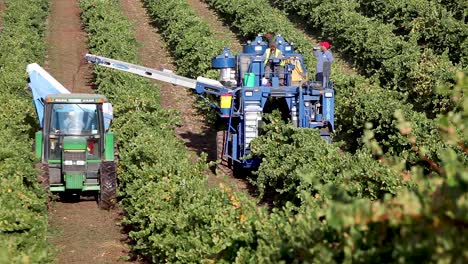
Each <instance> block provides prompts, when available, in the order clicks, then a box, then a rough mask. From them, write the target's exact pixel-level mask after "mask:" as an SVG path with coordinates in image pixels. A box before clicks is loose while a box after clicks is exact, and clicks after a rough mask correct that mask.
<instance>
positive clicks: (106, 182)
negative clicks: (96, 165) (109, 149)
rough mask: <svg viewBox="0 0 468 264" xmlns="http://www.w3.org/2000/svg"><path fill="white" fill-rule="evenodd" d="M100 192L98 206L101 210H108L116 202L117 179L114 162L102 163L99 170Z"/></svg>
mask: <svg viewBox="0 0 468 264" xmlns="http://www.w3.org/2000/svg"><path fill="white" fill-rule="evenodd" d="M100 184H101V191H100V192H99V194H98V204H99V207H100V208H101V209H104V210H109V209H111V208H113V207H114V206H115V204H116V202H117V194H116V192H117V177H116V173H115V162H114V161H104V162H102V163H101V169H100Z"/></svg>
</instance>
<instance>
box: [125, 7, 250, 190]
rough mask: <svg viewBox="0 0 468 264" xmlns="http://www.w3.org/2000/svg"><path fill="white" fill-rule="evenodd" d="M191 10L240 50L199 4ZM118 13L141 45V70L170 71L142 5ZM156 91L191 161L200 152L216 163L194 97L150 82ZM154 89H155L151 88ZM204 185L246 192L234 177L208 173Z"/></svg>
mask: <svg viewBox="0 0 468 264" xmlns="http://www.w3.org/2000/svg"><path fill="white" fill-rule="evenodd" d="M189 2H190V3H191V5H192V6H194V7H195V8H196V10H197V12H198V13H199V14H200V16H203V17H204V18H205V19H208V20H207V21H209V23H210V25H216V26H213V28H217V29H218V30H220V31H219V32H220V35H222V32H225V33H224V35H227V36H229V40H230V42H231V48H233V49H240V44H239V42H238V41H237V40H236V38H235V36H234V35H233V34H232V33H231V32H230V31H229V30H228V29H227V28H226V27H225V26H223V25H222V23H221V22H220V21H219V20H218V19H217V18H216V17H215V15H214V14H213V13H212V12H211V11H210V10H208V8H207V6H206V5H204V4H202V3H201V2H200V1H189ZM121 5H122V9H123V11H124V14H125V15H126V16H127V17H128V19H129V20H130V21H132V22H133V23H134V24H135V28H136V29H137V32H136V38H137V41H138V42H139V43H140V44H141V48H140V50H139V55H140V56H139V57H140V61H141V62H142V64H143V65H144V66H147V67H151V68H156V69H160V68H166V69H170V70H174V69H175V66H174V64H173V60H172V58H171V56H170V54H169V52H168V49H167V48H166V46H165V43H164V40H163V39H162V37H161V36H160V34H159V33H158V31H157V29H156V28H155V27H153V26H152V24H151V19H150V18H149V16H148V15H147V13H146V10H145V8H144V6H143V4H142V3H141V2H140V1H136V0H122V1H121ZM154 83H156V84H157V85H158V86H157V87H159V88H160V95H161V104H162V106H163V107H164V108H166V109H173V110H177V111H179V112H180V115H181V121H182V122H181V126H179V127H177V128H176V130H175V132H176V134H177V135H178V136H179V137H180V138H181V139H182V140H183V141H184V143H185V145H186V147H187V148H188V149H189V151H190V152H191V153H192V154H193V157H194V160H196V158H197V156H199V155H200V154H201V153H202V152H204V153H207V154H208V161H215V160H216V146H217V142H216V131H215V130H214V129H212V128H210V127H209V126H208V125H207V124H206V122H205V118H204V116H203V115H202V114H200V113H199V112H198V110H197V109H196V108H195V106H194V102H195V100H198V97H197V96H195V95H193V94H192V93H191V92H190V91H188V90H187V89H186V88H184V87H178V86H174V85H171V84H167V83H164V82H158V81H154ZM155 89H157V88H156V87H155ZM206 174H207V175H208V184H209V185H210V186H216V185H218V184H219V183H221V182H225V181H227V182H228V183H229V184H231V185H233V187H234V189H236V190H243V191H246V190H249V189H251V186H249V184H248V182H247V180H245V179H239V178H234V177H222V176H216V175H215V174H214V173H213V172H212V171H206Z"/></svg>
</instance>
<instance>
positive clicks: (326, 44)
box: [319, 41, 331, 49]
mask: <svg viewBox="0 0 468 264" xmlns="http://www.w3.org/2000/svg"><path fill="white" fill-rule="evenodd" d="M319 45H320V46H323V47H325V48H326V49H329V48H330V47H331V46H330V43H328V42H326V41H323V42H320V44H319Z"/></svg>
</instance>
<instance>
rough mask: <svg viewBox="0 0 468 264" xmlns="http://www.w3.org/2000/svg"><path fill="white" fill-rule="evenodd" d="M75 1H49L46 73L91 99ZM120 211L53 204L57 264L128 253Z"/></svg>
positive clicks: (90, 204)
mask: <svg viewBox="0 0 468 264" xmlns="http://www.w3.org/2000/svg"><path fill="white" fill-rule="evenodd" d="M81 28H82V27H81V21H80V10H79V7H78V1H76V0H52V1H51V7H50V15H49V18H48V30H47V45H48V46H47V57H46V64H45V68H46V70H47V71H49V72H50V73H51V75H52V76H54V77H55V78H56V79H57V80H58V81H59V82H60V83H62V84H63V85H64V86H65V87H66V88H68V89H69V90H70V91H72V92H74V93H94V91H93V90H92V88H91V84H90V81H91V80H92V70H91V67H90V66H89V65H88V64H87V63H86V62H85V61H84V60H83V58H84V54H86V52H87V48H86V34H85V33H84V32H83V31H82V30H81ZM119 217H120V210H119V209H116V210H112V211H104V210H101V209H99V208H98V206H97V203H96V201H95V200H94V199H93V198H90V199H85V198H83V197H82V198H81V201H80V202H68V203H67V202H62V201H55V202H53V203H52V207H51V209H50V210H49V230H50V235H49V239H50V241H51V242H52V243H53V244H54V245H55V247H56V248H57V250H58V254H57V259H56V262H57V263H67V264H69V263H117V262H121V260H122V259H123V258H125V257H126V256H127V255H128V254H129V253H128V248H127V246H126V245H125V243H123V242H122V241H123V240H124V239H125V236H124V235H123V234H122V232H121V228H120V226H118V222H119Z"/></svg>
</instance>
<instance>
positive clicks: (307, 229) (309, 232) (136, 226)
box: [81, 0, 467, 263]
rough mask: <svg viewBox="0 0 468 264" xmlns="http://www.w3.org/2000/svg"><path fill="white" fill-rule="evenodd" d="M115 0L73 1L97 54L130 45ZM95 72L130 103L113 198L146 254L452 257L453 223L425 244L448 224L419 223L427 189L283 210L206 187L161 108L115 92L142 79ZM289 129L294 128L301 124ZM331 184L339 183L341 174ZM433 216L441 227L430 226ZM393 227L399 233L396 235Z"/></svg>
mask: <svg viewBox="0 0 468 264" xmlns="http://www.w3.org/2000/svg"><path fill="white" fill-rule="evenodd" d="M116 3H117V1H111V0H104V1H99V2H98V3H96V2H95V1H91V0H83V1H81V7H82V10H83V18H84V20H85V22H86V27H87V28H88V29H91V30H89V33H90V41H91V43H96V44H97V43H99V47H97V46H95V47H93V49H94V51H100V52H102V53H103V55H107V54H112V55H115V56H117V57H120V58H122V59H123V58H125V59H132V58H133V59H134V58H135V56H131V55H130V54H133V53H136V50H135V48H134V46H132V45H124V46H121V44H119V43H117V41H116V38H115V34H117V35H118V36H123V39H124V40H126V41H125V43H127V41H128V42H129V43H134V38H133V37H130V35H131V34H130V31H131V27H130V26H129V23H128V21H126V20H125V19H124V17H123V16H122V14H121V13H119V12H118V11H117V10H116V9H117V8H116V6H117V5H116ZM152 3H153V4H157V5H158V6H159V7H161V12H163V13H164V14H171V12H180V9H182V8H186V6H185V5H184V4H182V3H183V2H182V1H180V2H177V3H178V4H176V5H163V4H164V2H163V1H154V2H152ZM167 7H170V8H168V9H166V8H167ZM153 15H154V14H153ZM181 19H183V18H181ZM119 21H120V22H119ZM173 23H177V21H173ZM112 25H115V27H113V26H112ZM181 30H182V29H181ZM108 31H111V32H110V33H107V32H108ZM172 34H174V35H177V34H180V31H175V32H173V33H172ZM119 40H122V38H119ZM101 47H105V48H102V49H101ZM96 73H97V77H98V79H97V81H98V84H99V86H102V88H103V89H105V90H106V91H107V92H108V93H110V94H113V95H115V96H116V98H117V95H120V93H123V94H122V95H123V96H124V98H123V99H122V101H121V105H120V106H119V107H118V108H121V107H126V108H125V109H126V110H128V112H130V113H127V112H126V111H120V112H119V116H118V117H117V119H116V120H115V121H116V122H115V123H114V125H116V126H114V128H115V129H117V131H116V132H118V133H119V134H120V135H121V136H123V137H124V140H125V141H124V142H120V143H119V145H120V146H121V150H122V151H121V152H120V159H121V166H120V167H119V168H120V171H121V174H122V176H121V180H122V181H123V187H122V189H123V194H124V200H123V205H124V207H125V209H126V213H127V217H126V221H127V223H129V224H131V225H132V226H133V231H132V232H131V233H130V236H131V237H132V238H133V239H134V240H136V241H135V245H134V247H133V249H134V250H136V251H137V252H139V253H142V254H145V255H149V256H150V257H151V259H152V260H153V261H154V262H213V261H215V262H221V263H223V262H237V263H246V262H260V261H262V262H272V263H278V262H281V261H283V262H286V263H293V262H298V261H303V262H309V261H321V262H324V263H333V262H343V261H348V262H350V261H354V262H371V261H375V262H382V261H392V260H393V261H397V260H399V261H403V262H404V261H407V262H410V261H411V260H415V259H416V258H418V257H419V259H421V257H424V260H427V261H429V260H431V259H432V260H437V259H440V258H441V257H443V258H445V259H448V261H449V262H450V260H452V262H453V261H456V259H450V257H451V255H450V252H451V250H452V251H453V250H460V249H462V247H463V245H464V244H465V243H466V241H465V243H464V239H465V237H467V236H466V235H464V233H463V232H461V233H460V234H461V235H460V236H453V237H454V238H456V240H451V241H453V243H449V244H448V246H446V247H445V248H442V249H438V250H437V251H436V250H434V248H433V247H431V245H437V241H433V240H434V239H437V238H442V239H446V238H447V236H450V235H452V234H453V232H457V231H458V230H457V229H456V228H452V226H446V223H447V221H446V220H445V219H442V220H439V221H438V223H440V225H438V226H434V225H432V226H433V228H432V229H431V228H427V226H428V225H431V223H433V221H432V220H433V219H434V218H433V217H431V216H429V217H428V216H427V212H425V211H423V210H422V209H421V208H425V207H423V206H420V204H419V202H420V200H418V199H419V198H423V199H424V201H427V200H428V199H429V200H430V197H431V196H430V195H416V196H415V195H413V193H411V192H410V191H407V190H401V194H400V195H401V196H402V197H403V198H404V197H408V198H406V199H400V200H395V201H393V200H391V198H387V199H385V201H384V202H382V203H380V202H378V203H370V202H369V201H368V200H362V199H360V200H357V201H354V202H349V201H343V200H342V199H340V197H332V198H333V199H336V200H337V201H335V202H333V201H330V199H328V198H327V197H326V196H325V198H326V199H320V196H316V198H311V197H308V198H307V197H306V198H305V202H304V204H307V206H304V207H303V208H301V209H299V211H297V208H292V207H290V206H287V207H286V208H284V210H283V211H278V210H276V209H275V210H273V212H272V213H271V214H268V213H267V212H266V211H265V210H264V209H263V208H255V206H254V205H252V204H251V202H249V200H247V199H244V198H242V196H241V194H238V193H235V192H232V191H231V190H230V188H228V187H226V186H220V187H221V188H219V189H216V188H212V189H206V185H205V179H203V176H201V169H202V166H201V164H200V166H197V167H194V166H193V165H192V164H190V163H189V162H188V161H187V157H188V156H187V153H186V152H185V151H184V150H183V147H182V144H180V142H179V143H176V142H177V141H175V140H173V139H174V136H173V134H172V133H173V132H172V131H171V129H170V126H171V125H170V124H171V122H169V123H168V122H167V120H168V119H167V116H166V117H164V111H162V110H161V109H149V108H147V107H142V110H143V111H141V110H140V107H136V108H134V107H132V104H130V103H128V102H133V101H134V100H132V99H131V98H126V97H125V94H126V93H127V91H126V89H128V88H127V87H126V86H127V85H131V87H137V88H136V89H137V92H139V93H141V96H142V97H145V96H147V95H148V93H149V92H150V91H151V88H150V87H149V86H148V87H147V88H144V89H143V88H142V87H141V86H140V85H139V81H136V80H135V81H131V80H130V79H128V78H131V77H130V76H128V75H125V74H117V75H116V73H113V74H112V75H110V74H108V73H109V72H106V71H104V70H103V71H96ZM114 75H116V76H114ZM146 85H147V84H146ZM129 87H130V86H129ZM145 87H146V86H145ZM125 101H127V104H124V102H125ZM153 103H156V104H152V106H153V107H154V106H157V105H158V104H157V101H153ZM148 111H149V112H150V113H149V114H148V113H147V112H148ZM156 114H159V115H158V117H159V119H158V120H157V122H158V123H156V122H155V119H156V118H154V119H151V118H148V117H150V116H152V115H156ZM145 117H146V118H145ZM128 118H132V119H131V120H128ZM142 119H143V120H142ZM281 127H283V126H281ZM291 129H295V128H291ZM295 130H296V131H294V133H295V132H299V131H301V130H300V129H295ZM304 131H305V130H304ZM308 131H309V132H311V130H308ZM305 136H306V137H307V136H308V135H305ZM330 147H331V146H330ZM331 154H332V153H331ZM331 154H330V155H331ZM447 161H448V160H447ZM340 186H346V182H344V183H342V184H341V185H340ZM421 186H422V185H421ZM329 187H333V186H326V188H323V189H324V191H323V192H322V193H324V194H326V193H328V194H331V193H333V191H334V190H336V189H333V188H332V189H330V192H325V189H327V188H329ZM335 193H336V192H335ZM405 195H406V196H405ZM383 209H388V213H389V214H390V216H391V217H394V219H393V221H392V222H391V223H390V222H389V221H388V219H389V216H388V215H385V214H382V213H381V212H382V210H383ZM457 212H459V211H457ZM438 216H439V215H438ZM413 221H414V222H413ZM399 223H406V224H405V226H401V225H398V224H399ZM395 224H397V226H396V227H395ZM441 226H442V229H441V230H443V231H442V233H440V234H439V233H436V232H433V231H435V230H436V228H441ZM460 231H462V230H460ZM401 232H403V234H404V236H399V234H401ZM418 237H424V238H427V237H428V239H426V240H423V241H422V243H424V244H422V245H421V244H420V243H415V239H417V238H418ZM426 241H427V242H428V243H426ZM430 242H436V243H430ZM414 247H416V248H414ZM457 247H458V248H457ZM414 249H416V250H414ZM397 258H398V259H397Z"/></svg>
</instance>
